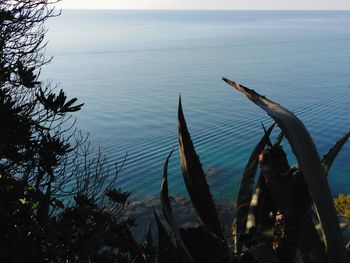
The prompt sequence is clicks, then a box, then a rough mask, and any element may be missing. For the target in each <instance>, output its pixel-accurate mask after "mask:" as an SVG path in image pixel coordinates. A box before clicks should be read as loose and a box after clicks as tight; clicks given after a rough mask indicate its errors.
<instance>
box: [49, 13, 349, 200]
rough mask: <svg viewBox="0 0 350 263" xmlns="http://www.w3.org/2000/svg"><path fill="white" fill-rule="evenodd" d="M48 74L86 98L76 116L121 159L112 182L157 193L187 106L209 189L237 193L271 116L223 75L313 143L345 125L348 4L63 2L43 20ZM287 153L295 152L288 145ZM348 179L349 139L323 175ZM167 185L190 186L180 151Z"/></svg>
mask: <svg viewBox="0 0 350 263" xmlns="http://www.w3.org/2000/svg"><path fill="white" fill-rule="evenodd" d="M48 28H49V32H48V34H47V39H48V40H49V44H48V48H47V54H48V55H53V56H54V60H53V62H52V63H51V64H49V65H48V66H46V67H45V69H44V70H43V72H42V76H43V77H44V78H50V79H52V80H53V82H54V83H56V82H58V83H60V86H61V87H62V88H63V89H65V91H67V93H68V94H69V95H70V96H77V97H78V98H79V99H80V101H82V102H85V103H86V105H85V106H84V108H83V110H82V111H80V112H79V113H78V114H77V117H78V126H79V127H80V128H81V129H82V130H83V131H90V133H91V135H90V138H91V140H92V143H93V144H94V145H101V146H102V147H103V148H104V149H105V150H106V152H107V153H108V156H109V164H110V165H113V164H114V163H115V162H117V161H121V160H122V159H123V156H124V155H125V153H126V152H127V153H128V159H127V162H126V165H125V167H124V169H123V171H122V172H121V174H120V177H119V186H120V187H122V188H124V189H126V190H129V191H131V192H132V193H133V196H134V197H143V196H145V195H154V194H158V192H159V187H160V180H161V176H162V169H163V162H164V160H165V158H166V156H167V153H168V152H169V151H170V150H171V149H172V148H173V147H175V148H176V147H177V117H176V114H177V103H178V96H179V94H180V93H181V95H182V101H183V108H184V112H185V116H186V119H187V124H188V127H189V129H190V132H191V135H192V138H193V140H194V143H195V146H196V149H197V152H198V154H199V155H200V158H201V161H202V163H203V164H204V166H205V167H209V168H215V169H213V170H214V171H215V173H214V174H212V175H208V181H209V183H210V185H211V191H212V193H213V194H214V196H215V197H217V198H220V197H227V198H230V199H233V198H234V196H235V194H236V190H237V187H238V182H239V178H240V176H241V174H242V171H243V169H244V166H245V162H246V160H247V159H248V156H249V154H250V151H251V150H252V149H253V147H254V146H255V144H256V142H257V140H258V139H259V138H260V137H261V135H262V129H261V124H260V122H261V121H263V122H264V124H266V125H269V124H270V123H271V121H270V120H269V118H268V117H267V116H266V114H265V113H264V112H262V110H260V109H259V108H257V106H255V105H254V104H252V103H250V102H249V101H248V100H247V99H246V98H245V97H244V96H243V95H242V94H239V93H238V92H236V91H234V90H232V89H231V88H230V87H229V86H227V84H225V83H224V82H223V81H222V80H221V77H223V76H225V77H228V78H231V79H233V80H235V81H237V82H239V83H242V84H244V85H246V86H248V87H250V88H253V89H255V90H257V91H258V92H260V93H262V94H264V95H266V96H267V97H269V98H270V99H272V100H274V101H276V102H278V103H280V104H282V105H283V106H285V107H286V108H288V109H290V110H291V111H293V112H294V113H295V114H296V115H297V116H298V117H300V119H301V120H302V121H303V122H304V124H305V125H306V127H307V128H308V129H309V131H310V133H311V135H312V137H313V139H314V141H315V143H316V145H317V148H318V150H319V152H320V155H323V154H324V153H326V152H327V151H328V149H329V147H331V146H332V145H333V144H334V143H335V142H336V141H337V140H338V139H339V138H340V137H341V136H342V135H343V134H344V133H345V132H346V131H347V130H349V129H350V106H349V105H350V89H349V85H350V12H280V11H278V12H276V11H274V12H272V11H263V12H255V11H244V12H242V11H205V12H204V11H63V14H62V15H61V16H60V17H58V18H55V19H52V20H51V21H50V22H49V23H48ZM287 150H288V152H289V157H290V160H291V162H292V163H293V162H294V159H293V158H292V156H291V155H292V154H291V153H290V150H289V149H288V147H287ZM329 181H330V185H331V187H332V191H333V192H334V194H336V193H338V192H339V191H342V192H349V190H350V143H349V144H348V145H347V146H346V147H345V148H344V149H343V151H342V153H341V154H340V155H339V156H338V159H337V160H336V162H335V163H334V166H333V168H332V170H331V174H330V176H329ZM169 184H170V192H171V194H173V195H182V194H184V193H185V189H184V184H183V180H182V175H181V169H180V166H179V158H178V152H176V153H175V154H174V157H173V158H172V159H171V161H170V167H169Z"/></svg>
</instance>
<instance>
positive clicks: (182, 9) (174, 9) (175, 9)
mask: <svg viewBox="0 0 350 263" xmlns="http://www.w3.org/2000/svg"><path fill="white" fill-rule="evenodd" d="M55 8H56V9H60V10H77V11H94V10H95V11H97V10H98V11H254V12H256V11H262V12H264V11H277V12H281V11H293V12H349V11H350V9H346V10H344V9H204V8H203V9H185V8H172V9H161V8H159V9H158V8H157V9H150V8H144V9H137V8H59V7H55Z"/></svg>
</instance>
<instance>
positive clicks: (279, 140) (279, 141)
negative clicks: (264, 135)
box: [274, 131, 284, 146]
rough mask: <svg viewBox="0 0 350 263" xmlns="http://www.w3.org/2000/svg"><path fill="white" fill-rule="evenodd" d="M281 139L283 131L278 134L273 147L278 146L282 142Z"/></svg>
mask: <svg viewBox="0 0 350 263" xmlns="http://www.w3.org/2000/svg"><path fill="white" fill-rule="evenodd" d="M283 137H284V133H283V131H281V132H280V133H279V134H278V136H277V138H276V141H275V144H274V145H275V146H277V145H280V144H281V142H282V140H283Z"/></svg>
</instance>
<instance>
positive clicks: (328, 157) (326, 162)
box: [322, 131, 350, 174]
mask: <svg viewBox="0 0 350 263" xmlns="http://www.w3.org/2000/svg"><path fill="white" fill-rule="evenodd" d="M349 137H350V131H349V132H347V133H346V134H345V135H344V136H343V137H341V139H340V140H339V141H337V143H336V144H335V145H334V146H333V147H332V148H331V149H330V150H329V152H328V153H327V154H325V155H324V156H323V158H322V164H323V166H324V168H325V169H326V173H327V174H328V171H329V170H330V169H331V167H332V164H333V161H334V160H335V158H336V157H337V155H338V153H339V152H340V150H341V149H342V148H343V146H344V144H345V143H346V142H347V140H348V139H349Z"/></svg>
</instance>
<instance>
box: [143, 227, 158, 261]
mask: <svg viewBox="0 0 350 263" xmlns="http://www.w3.org/2000/svg"><path fill="white" fill-rule="evenodd" d="M143 256H144V259H145V261H146V262H154V261H155V258H156V251H155V248H154V246H153V238H152V231H151V222H149V223H148V226H147V231H146V236H145V242H144V246H143Z"/></svg>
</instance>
